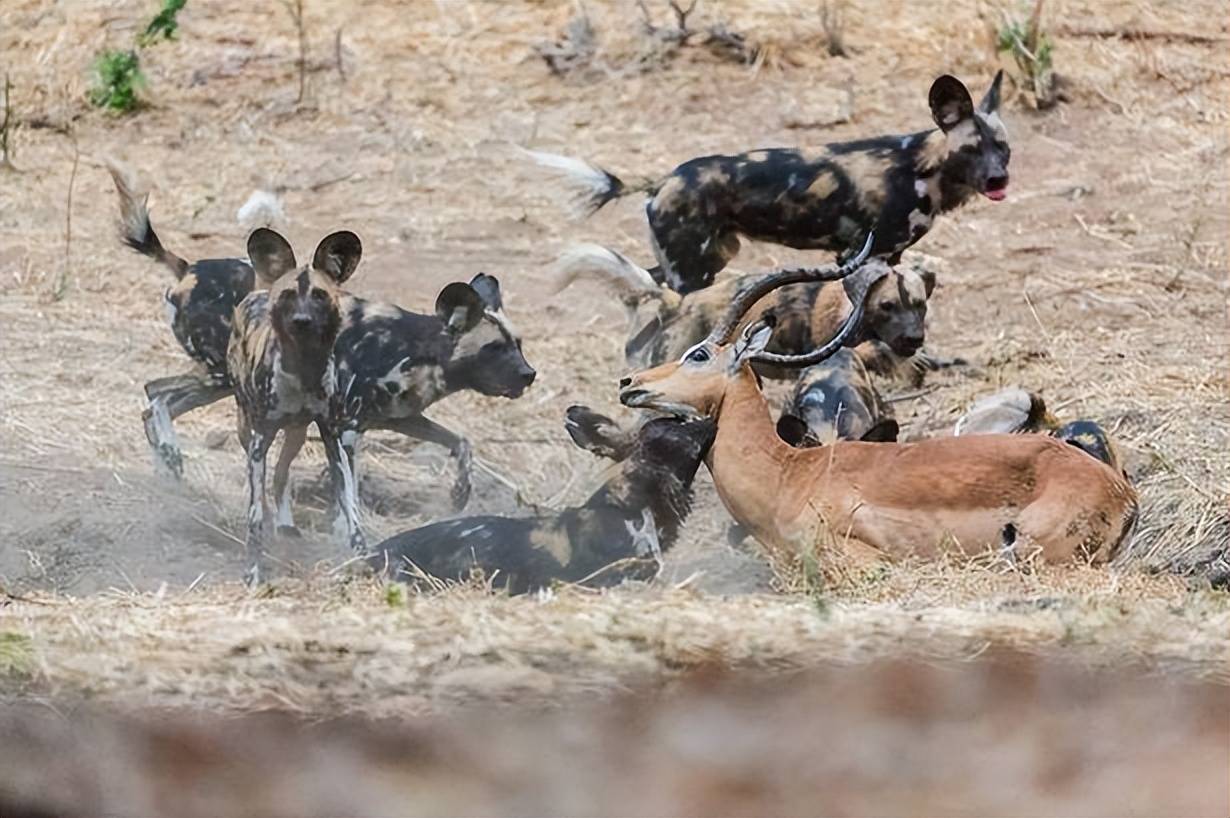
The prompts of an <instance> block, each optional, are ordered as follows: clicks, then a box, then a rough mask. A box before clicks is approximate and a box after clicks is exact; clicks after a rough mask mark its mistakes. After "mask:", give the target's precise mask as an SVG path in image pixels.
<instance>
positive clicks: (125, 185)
mask: <svg viewBox="0 0 1230 818" xmlns="http://www.w3.org/2000/svg"><path fill="white" fill-rule="evenodd" d="M106 164H107V170H109V171H111V179H112V180H113V181H114V182H115V192H116V193H118V194H119V197H120V240H121V241H123V242H124V244H126V245H128V246H129V247H131V248H132V249H133V250H136V251H137V252H138V253H140V254H141V255H143V256H148V257H150V258H152V259H155V260H156V261H160V262H162V263H163V264H165V265H166V266H167V267H169V268H170V269H171V272H173V273H175V277H176V278H183V277H184V273H186V272H187V271H188V266H189V265H188V262H187V261H185V260H184V259H182V258H180V257H179V256H177V255H175V254H174V253H172V252H171V251H170V250H167V249H166V248H165V247H163V246H162V242H161V241H159V239H158V234H157V233H155V232H154V227H153V225H151V224H150V220H149V208H148V207H147V206H146V202H147V201H148V200H149V191H148V190H140V188H139V187H138V185H137V177H136V174H135V173H133V171H132V169H131V168H129V167H128V166H127V165H125V164H123V163H122V162H120V161H119V160H118V159H115V158H114V157H110V158H108V159H107V160H106Z"/></svg>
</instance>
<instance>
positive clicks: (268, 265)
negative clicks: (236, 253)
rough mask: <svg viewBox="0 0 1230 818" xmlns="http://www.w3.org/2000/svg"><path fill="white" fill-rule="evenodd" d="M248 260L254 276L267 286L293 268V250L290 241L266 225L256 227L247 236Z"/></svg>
mask: <svg viewBox="0 0 1230 818" xmlns="http://www.w3.org/2000/svg"><path fill="white" fill-rule="evenodd" d="M248 260H249V261H251V262H252V269H253V270H254V271H255V272H256V277H257V278H258V279H259V280H260V281H261V282H262V283H263V284H264V285H265V286H269V285H270V284H272V283H273V282H275V281H277V280H278V279H279V278H281V277H282V276H283V275H285V274H286V273H289V272H290V271H291V270H293V269H295V267H296V266H297V265H296V264H295V251H294V250H292V249H290V242H288V241H287V240H286V239H284V238H282V236H281V235H279V234H278V233H276V232H275V231H273V230H270V229H269V228H267V227H258V228H257V229H256V230H253V231H252V235H250V236H248Z"/></svg>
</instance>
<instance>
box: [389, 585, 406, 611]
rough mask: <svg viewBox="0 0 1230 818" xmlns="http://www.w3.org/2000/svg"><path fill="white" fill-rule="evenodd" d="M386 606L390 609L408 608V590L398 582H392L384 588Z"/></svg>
mask: <svg viewBox="0 0 1230 818" xmlns="http://www.w3.org/2000/svg"><path fill="white" fill-rule="evenodd" d="M384 604H385V605H388V606H389V607H390V608H404V607H406V589H405V587H404V586H403V585H402V584H401V583H398V582H390V583H389V584H388V585H386V586H384Z"/></svg>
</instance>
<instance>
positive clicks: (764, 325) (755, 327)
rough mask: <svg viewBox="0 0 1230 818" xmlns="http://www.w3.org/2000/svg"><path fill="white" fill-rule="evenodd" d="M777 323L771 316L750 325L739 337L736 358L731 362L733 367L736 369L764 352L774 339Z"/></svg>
mask: <svg viewBox="0 0 1230 818" xmlns="http://www.w3.org/2000/svg"><path fill="white" fill-rule="evenodd" d="M776 323H777V322H776V321H775V320H774V319H773V316H771V315H769V316H765V317H764V318H761V319H760V320H759V321H756V322H754V323H751V324H748V325H747V327H746V328H745V329H744V330H743V332H742V333H741V334H740V335H739V340H738V341H735V346H734V353H735V357H734V360H733V361H731V366H732V367H735V368H737V367H739V366H742V365H743V363H744V362H745V361H747V360H748V359H749V358H752V357H754V356H755V355H757V354H759V353H761V352H764V349H765V347H767V346H768V345H769V339H770V338H772V337H773V326H774V324H776Z"/></svg>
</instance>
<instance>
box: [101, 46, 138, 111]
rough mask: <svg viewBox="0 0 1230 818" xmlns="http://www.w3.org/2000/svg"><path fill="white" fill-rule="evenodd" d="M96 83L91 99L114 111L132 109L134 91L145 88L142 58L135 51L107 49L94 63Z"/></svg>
mask: <svg viewBox="0 0 1230 818" xmlns="http://www.w3.org/2000/svg"><path fill="white" fill-rule="evenodd" d="M94 74H95V82H94V87H93V88H91V89H90V102H91V103H93V104H94V105H95V106H97V107H99V108H106V109H107V110H109V111H115V112H116V113H127V112H128V111H132V110H135V109H136V107H137V105H138V103H139V100H138V99H137V91H138V90H139V89H141V88H144V87H145V75H144V74H142V73H141V58H140V57H139V56H137V52H136V51H135V50H129V51H115V50H112V49H107V50H106V51H104V52H103V53H102V54H99V55H98V59H97V60H96V61H95V63H94Z"/></svg>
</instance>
